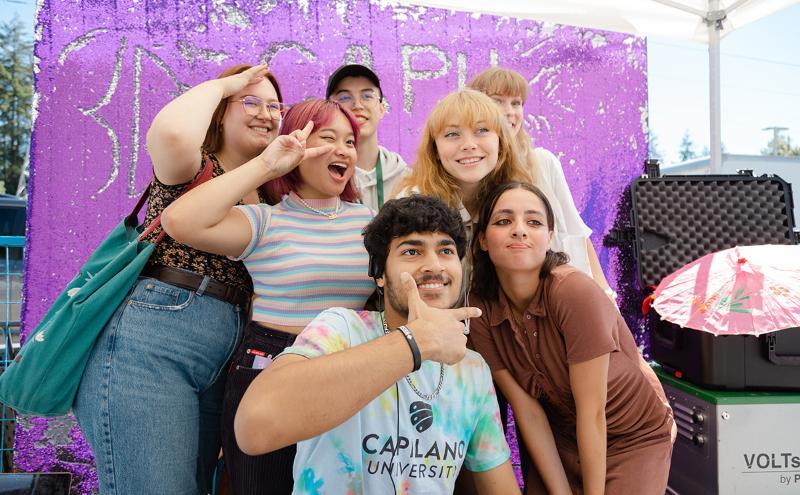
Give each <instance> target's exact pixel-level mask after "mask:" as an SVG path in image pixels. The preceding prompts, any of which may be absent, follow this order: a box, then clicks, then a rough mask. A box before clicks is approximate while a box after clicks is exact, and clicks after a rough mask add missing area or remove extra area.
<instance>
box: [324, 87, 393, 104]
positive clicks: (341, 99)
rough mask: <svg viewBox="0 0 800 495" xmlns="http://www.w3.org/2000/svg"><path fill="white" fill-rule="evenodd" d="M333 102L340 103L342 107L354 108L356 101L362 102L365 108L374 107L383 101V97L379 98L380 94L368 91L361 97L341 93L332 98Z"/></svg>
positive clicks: (362, 93)
mask: <svg viewBox="0 0 800 495" xmlns="http://www.w3.org/2000/svg"><path fill="white" fill-rule="evenodd" d="M331 99H332V100H333V101H335V102H336V103H338V104H339V105H342V106H348V107H350V108H353V107H355V106H356V99H358V101H360V102H361V104H362V105H364V106H365V107H374V106H375V105H377V104H378V102H379V101H381V97H380V96H378V93H376V92H375V91H373V90H371V89H368V90H366V91H362V92H361V94H360V95H359V96H353V95H352V94H350V93H347V92H343V93H339V94H338V95H336V96H334V97H333V98H331Z"/></svg>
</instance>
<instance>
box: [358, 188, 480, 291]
mask: <svg viewBox="0 0 800 495" xmlns="http://www.w3.org/2000/svg"><path fill="white" fill-rule="evenodd" d="M415 232H418V233H430V232H441V233H442V234H447V235H449V236H450V237H451V238H452V239H453V242H455V244H456V251H457V252H458V257H459V258H464V255H465V254H466V252H467V234H466V231H465V230H464V222H462V221H461V215H460V214H459V213H458V211H456V210H454V209H453V208H450V207H449V206H447V205H446V204H445V203H444V202H443V201H442V200H440V199H438V198H434V197H431V196H422V195H419V194H414V195H412V196H409V197H407V198H400V199H393V200H391V201H387V202H386V203H384V204H383V206H382V207H381V209H380V211H378V214H377V215H376V216H375V218H373V219H372V221H371V222H370V223H369V224H368V225H367V226H366V227H364V231H363V232H362V234H363V235H364V247H365V248H367V253H368V254H369V259H370V269H371V271H372V276H373V277H375V278H379V277H381V276H383V272H384V270H385V268H386V258H387V257H388V256H389V244H390V243H391V242H392V239H394V238H397V237H403V236H407V235H409V234H413V233H415Z"/></svg>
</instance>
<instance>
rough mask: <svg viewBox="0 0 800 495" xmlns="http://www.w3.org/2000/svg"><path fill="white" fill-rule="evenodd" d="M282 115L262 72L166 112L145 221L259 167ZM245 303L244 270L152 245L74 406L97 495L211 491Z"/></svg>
mask: <svg viewBox="0 0 800 495" xmlns="http://www.w3.org/2000/svg"><path fill="white" fill-rule="evenodd" d="M282 112H283V103H281V93H280V89H279V88H278V82H277V81H276V80H275V77H274V76H273V75H272V74H270V73H269V72H268V71H267V68H266V67H265V66H255V67H250V66H248V65H236V66H233V67H230V68H228V69H226V70H224V71H223V72H222V73H221V74H220V76H219V78H217V79H213V80H210V81H206V82H204V83H201V84H199V85H197V86H195V87H194V88H191V89H190V90H188V91H187V92H185V93H184V94H182V95H181V96H179V97H178V98H176V99H175V100H173V101H171V102H170V103H168V104H167V105H166V106H165V107H164V108H162V109H161V111H160V112H159V113H158V114H157V115H156V117H155V119H154V120H153V123H152V125H151V126H150V129H149V131H148V133H147V149H148V152H149V153H150V158H151V160H152V162H153V172H154V174H153V175H154V177H153V180H152V182H151V183H150V200H149V204H148V208H147V213H146V222H147V223H149V222H151V221H152V220H153V219H154V218H155V217H156V216H157V215H159V214H160V213H161V212H162V211H163V210H164V209H165V208H166V207H167V205H169V204H170V203H172V202H173V201H174V200H175V198H177V197H178V196H179V195H180V194H181V193H182V192H183V191H184V190H185V189H186V186H187V185H188V184H189V183H190V182H191V181H192V180H193V179H194V178H196V177H198V176H199V174H200V171H201V168H202V167H204V166H205V167H212V169H213V176H215V177H217V176H226V175H228V174H229V173H232V172H233V171H236V170H237V169H238V168H239V167H240V166H241V165H242V164H244V163H245V162H248V161H250V160H252V159H253V158H255V157H258V155H259V154H260V153H261V152H262V151H263V150H264V149H265V148H266V147H267V145H269V144H270V143H271V142H272V141H273V139H275V137H276V135H277V133H278V127H279V124H280V121H281V114H282ZM258 186H259V184H253V185H252V187H250V188H249V189H246V190H239V191H238V192H237V195H236V198H235V199H234V203H263V202H264V201H266V196H265V195H264V194H263V192H262V191H260V190H259V188H258ZM200 209H203V207H202V206H201V207H200ZM159 234H160V229H156V230H155V232H153V233H152V234H151V236H150V237H148V239H147V240H150V241H152V240H154V239H155V238H156V237H157V236H158V235H159ZM252 294H253V284H252V281H251V279H250V275H249V274H248V272H247V270H246V269H245V266H244V264H243V263H242V262H241V261H233V260H230V259H228V258H227V257H225V256H222V255H220V254H214V253H212V252H210V251H209V250H204V249H195V248H192V247H189V246H187V245H186V244H183V243H181V242H180V241H176V240H174V239H173V238H170V237H169V236H167V237H165V238H164V239H163V240H162V241H161V242H160V243H159V244H158V245H157V246H156V249H155V252H154V254H153V255H152V257H151V258H150V260H149V262H148V264H147V266H146V267H145V269H144V271H143V272H142V276H141V278H140V279H139V281H138V282H137V284H136V285H134V287H133V288H132V289H131V291H130V293H129V294H128V297H127V298H126V299H125V301H124V303H123V304H122V305H120V307H119V308H118V309H117V312H116V313H115V314H114V316H113V317H112V318H111V319H110V320H109V322H108V324H107V325H106V328H105V329H104V330H103V332H102V334H101V335H100V337H99V338H98V340H97V343H96V344H95V347H94V350H93V352H92V355H91V357H90V358H89V361H88V363H87V365H86V370H85V372H84V375H83V378H82V381H81V385H80V388H79V390H78V394H77V397H76V399H75V404H74V406H73V409H74V412H75V415H76V417H77V419H78V422H79V424H80V426H81V429H82V431H83V433H84V436H85V437H86V439H87V440H88V442H89V445H91V447H92V451H93V452H94V456H95V461H96V465H97V475H98V480H99V483H100V493H102V494H103V495H123V494H134V495H138V494H141V493H169V494H191V495H199V494H206V493H208V492H209V491H210V489H211V482H212V474H213V470H214V466H215V465H216V463H217V458H218V456H219V449H220V427H219V424H220V412H221V409H222V399H223V388H224V382H225V380H224V377H223V371H224V370H225V369H226V363H227V362H228V359H229V358H230V356H231V354H232V353H233V350H234V349H235V348H236V345H237V343H238V342H239V340H240V338H241V335H242V332H243V328H244V324H245V323H246V321H247V317H248V309H249V306H250V300H251V297H252Z"/></svg>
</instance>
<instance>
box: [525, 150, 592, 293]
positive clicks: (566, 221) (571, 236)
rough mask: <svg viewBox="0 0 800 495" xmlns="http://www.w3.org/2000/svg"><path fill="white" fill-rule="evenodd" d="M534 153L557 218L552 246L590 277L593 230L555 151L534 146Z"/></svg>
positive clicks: (546, 192)
mask: <svg viewBox="0 0 800 495" xmlns="http://www.w3.org/2000/svg"><path fill="white" fill-rule="evenodd" d="M533 152H534V158H535V159H536V163H537V164H538V165H539V167H540V168H541V176H542V179H543V180H544V181H545V182H546V184H545V186H546V187H547V188H548V189H549V190H545V194H546V195H547V199H549V200H550V206H552V207H553V216H555V219H556V228H555V229H554V233H553V243H552V249H553V251H563V252H565V253H567V255H568V256H569V264H570V265H572V266H574V267H575V268H579V269H580V270H581V271H583V272H585V273H586V274H587V275H589V276H590V277H591V276H592V269H591V267H590V266H589V252H588V250H587V249H586V241H587V239H588V238H589V236H590V235H592V229H590V228H589V227H587V226H586V224H585V223H583V220H582V219H581V215H580V213H578V209H577V208H576V207H575V201H573V199H572V193H571V192H570V190H569V185H568V184H567V179H566V177H564V170H563V168H562V167H561V162H559V161H558V158H556V156H555V155H554V154H553V153H551V152H550V151H548V150H546V149H544V148H535V149H534V150H533ZM551 192H552V194H551ZM551 196H554V197H551Z"/></svg>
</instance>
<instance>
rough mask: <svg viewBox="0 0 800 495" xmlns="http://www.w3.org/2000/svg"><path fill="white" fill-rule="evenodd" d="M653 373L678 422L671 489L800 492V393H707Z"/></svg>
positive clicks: (741, 494)
mask: <svg viewBox="0 0 800 495" xmlns="http://www.w3.org/2000/svg"><path fill="white" fill-rule="evenodd" d="M655 371H656V374H657V375H658V377H659V379H660V380H661V383H662V385H663V386H664V391H665V392H666V395H667V397H668V399H669V402H670V405H672V410H673V413H674V415H675V423H676V424H677V426H678V438H677V440H676V441H675V446H674V448H673V450H672V466H671V469H670V474H669V487H668V489H667V493H669V494H674V495H705V494H708V495H712V494H713V495H716V494H720V495H733V494H736V495H761V494H787V495H788V494H792V495H797V494H800V393H796V392H752V391H746V392H744V391H743V392H734V391H718V390H709V389H704V388H700V387H698V386H696V385H693V384H691V383H688V382H686V381H684V380H680V379H678V378H675V377H674V376H672V375H670V374H669V373H667V372H666V371H665V370H664V369H662V368H660V367H656V368H655Z"/></svg>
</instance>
